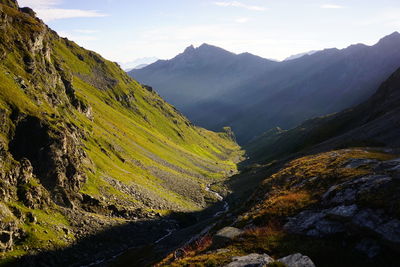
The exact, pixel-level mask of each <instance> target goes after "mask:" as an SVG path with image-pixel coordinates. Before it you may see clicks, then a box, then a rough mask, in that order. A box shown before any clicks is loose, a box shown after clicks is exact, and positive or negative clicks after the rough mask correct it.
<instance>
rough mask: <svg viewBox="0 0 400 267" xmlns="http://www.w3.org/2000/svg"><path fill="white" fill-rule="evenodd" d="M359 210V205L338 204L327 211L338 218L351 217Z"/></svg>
mask: <svg viewBox="0 0 400 267" xmlns="http://www.w3.org/2000/svg"><path fill="white" fill-rule="evenodd" d="M357 210H358V207H357V205H355V204H353V205H349V206H345V205H342V206H337V207H334V208H332V209H331V210H329V211H328V212H327V215H328V216H330V217H332V218H337V219H346V220H347V219H351V218H352V217H353V216H354V214H355V213H356V211H357Z"/></svg>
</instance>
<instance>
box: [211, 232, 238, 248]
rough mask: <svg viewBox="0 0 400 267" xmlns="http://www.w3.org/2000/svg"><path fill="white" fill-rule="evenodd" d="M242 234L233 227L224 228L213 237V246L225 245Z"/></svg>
mask: <svg viewBox="0 0 400 267" xmlns="http://www.w3.org/2000/svg"><path fill="white" fill-rule="evenodd" d="M242 233H243V231H242V230H240V229H238V228H235V227H224V228H222V229H221V230H219V231H218V232H217V233H216V234H215V235H214V237H213V245H214V246H216V247H220V246H223V245H226V244H227V243H229V242H230V241H232V240H233V239H235V238H236V237H238V236H239V235H241V234H242Z"/></svg>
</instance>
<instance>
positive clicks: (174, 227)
mask: <svg viewBox="0 0 400 267" xmlns="http://www.w3.org/2000/svg"><path fill="white" fill-rule="evenodd" d="M210 186H211V184H208V185H206V188H205V190H206V191H207V192H209V193H211V194H213V195H215V197H216V198H217V199H218V200H219V201H221V202H222V203H223V208H222V210H220V211H218V212H216V213H215V214H214V215H213V217H219V216H221V215H223V214H225V213H226V212H228V211H229V208H230V207H229V204H228V202H226V201H225V200H224V197H223V196H221V195H220V194H219V193H218V192H215V191H213V190H212V189H211V188H210ZM167 222H169V223H170V226H171V227H170V228H168V229H166V231H167V233H166V234H165V235H163V236H162V237H160V238H159V239H157V240H156V241H155V244H158V243H160V242H161V241H163V240H164V239H165V238H167V237H169V236H170V235H172V234H173V233H174V232H175V231H178V230H180V228H179V226H178V223H177V222H176V221H174V220H168V221H167ZM214 225H215V223H214V224H212V225H209V226H207V227H206V228H204V229H203V230H202V231H201V232H200V233H199V234H197V235H195V236H193V237H192V238H191V239H190V240H188V241H187V242H186V243H185V244H190V243H191V242H193V241H194V240H196V239H198V238H200V237H202V236H204V235H205V234H207V232H208V231H209V230H210V229H211V228H212V227H213V226H214ZM133 248H135V247H132V248H130V249H133ZM125 252H126V250H125V251H123V252H121V253H118V254H117V255H114V256H113V257H111V259H105V258H103V259H99V260H97V261H95V262H92V263H90V264H88V265H81V267H91V266H97V265H100V264H104V263H107V262H112V261H113V260H115V259H116V258H117V257H119V256H121V255H122V254H124V253H125Z"/></svg>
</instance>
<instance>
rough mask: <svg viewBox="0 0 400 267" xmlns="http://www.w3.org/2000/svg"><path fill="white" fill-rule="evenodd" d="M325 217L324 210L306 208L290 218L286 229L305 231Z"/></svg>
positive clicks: (296, 231) (285, 226)
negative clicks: (316, 210) (317, 210)
mask: <svg viewBox="0 0 400 267" xmlns="http://www.w3.org/2000/svg"><path fill="white" fill-rule="evenodd" d="M324 217H325V213H324V212H315V211H310V210H305V211H302V212H300V213H299V214H298V215H296V216H295V217H292V218H289V221H288V222H287V223H286V224H285V225H284V229H285V230H287V231H289V232H293V233H299V234H300V233H305V232H307V231H308V230H311V229H312V228H314V227H315V225H316V223H317V222H319V221H320V220H322V219H323V218H324Z"/></svg>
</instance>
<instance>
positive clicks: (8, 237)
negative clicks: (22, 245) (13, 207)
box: [0, 203, 22, 252]
mask: <svg viewBox="0 0 400 267" xmlns="http://www.w3.org/2000/svg"><path fill="white" fill-rule="evenodd" d="M17 222H18V221H17V219H16V218H15V217H14V215H13V214H12V212H11V211H10V210H9V209H8V208H7V207H6V206H5V205H3V204H2V203H0V252H5V251H9V250H12V249H13V246H14V241H15V240H17V239H18V238H20V237H21V234H22V233H21V230H20V229H19V228H18V227H17Z"/></svg>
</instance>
